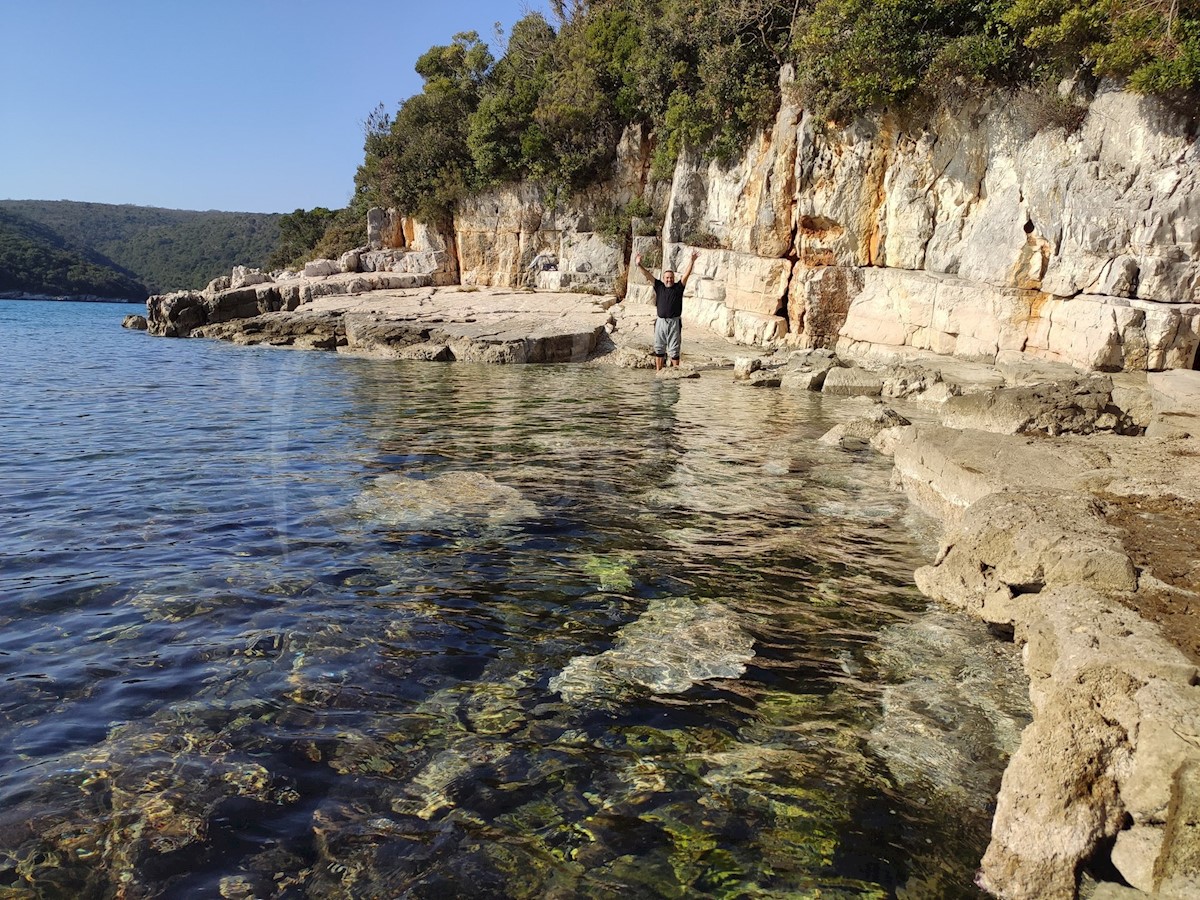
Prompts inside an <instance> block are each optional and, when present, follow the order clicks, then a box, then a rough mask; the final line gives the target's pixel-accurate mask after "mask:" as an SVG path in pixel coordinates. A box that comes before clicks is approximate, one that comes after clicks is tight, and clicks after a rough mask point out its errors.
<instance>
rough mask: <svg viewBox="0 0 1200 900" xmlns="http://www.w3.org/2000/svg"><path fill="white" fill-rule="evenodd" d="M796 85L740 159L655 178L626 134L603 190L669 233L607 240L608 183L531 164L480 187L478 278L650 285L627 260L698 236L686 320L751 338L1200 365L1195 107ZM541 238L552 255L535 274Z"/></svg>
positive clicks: (992, 357)
mask: <svg viewBox="0 0 1200 900" xmlns="http://www.w3.org/2000/svg"><path fill="white" fill-rule="evenodd" d="M788 77H789V75H788V73H787V72H784V73H783V79H784V81H785V82H786V81H787V80H788ZM790 97H791V93H790V92H789V91H787V90H785V91H784V98H785V100H784V102H783V104H782V106H781V108H780V110H779V113H778V116H777V117H776V121H775V123H774V125H773V127H772V129H771V130H770V131H768V132H764V133H762V134H760V135H758V136H757V138H756V139H755V140H754V141H752V143H751V145H750V147H749V148H748V149H747V151H746V153H745V154H744V155H743V156H742V157H741V158H740V159H738V160H736V161H735V162H734V163H733V164H732V165H720V164H717V163H715V162H714V163H709V162H706V161H704V160H702V159H700V158H697V157H695V156H692V155H688V154H685V155H684V156H683V157H682V158H681V159H680V161H679V164H678V165H677V167H676V170H675V173H674V177H673V179H672V180H671V182H670V184H669V185H658V186H655V185H654V184H653V183H651V182H650V181H649V176H648V165H647V154H646V153H645V141H644V140H642V139H641V137H640V136H639V135H630V136H627V139H626V141H625V143H624V144H623V151H622V154H621V155H620V158H619V161H618V165H617V168H616V174H615V175H614V179H613V182H612V184H611V186H610V188H609V189H608V194H607V195H606V196H607V198H608V204H609V208H610V209H612V208H616V209H620V208H621V207H622V206H623V205H624V204H625V203H626V202H627V201H628V199H630V197H632V196H639V195H640V196H642V197H643V198H645V199H648V200H649V201H650V202H651V203H652V204H653V205H654V206H655V208H656V209H657V210H658V212H659V215H660V216H661V219H660V221H661V231H660V232H659V233H658V234H657V235H655V236H645V235H644V234H642V232H641V229H640V228H639V229H638V230H635V231H634V232H633V233H632V234H628V235H627V236H626V238H625V239H624V241H623V242H622V241H621V240H620V239H616V238H609V237H606V238H603V239H600V238H599V237H598V235H597V233H596V232H595V223H596V215H595V214H594V213H595V210H596V209H597V208H599V207H601V206H603V203H601V202H599V201H597V200H596V198H595V197H592V196H589V197H586V198H581V199H579V200H576V201H570V202H569V203H568V204H567V205H566V206H552V204H551V203H550V202H549V199H548V197H547V196H545V195H544V192H542V191H540V190H539V189H537V188H536V187H533V186H530V185H524V184H523V185H515V186H511V187H508V188H502V189H496V190H493V191H491V192H489V193H488V194H486V195H484V196H482V197H479V198H475V199H474V200H472V201H469V202H468V203H466V204H464V205H463V207H462V209H460V211H459V213H458V215H457V217H456V220H455V225H454V228H455V237H454V240H455V242H456V244H457V247H458V255H459V257H460V260H461V262H462V274H463V280H464V281H468V282H471V283H477V284H502V285H511V284H520V283H530V284H541V286H543V287H545V288H547V289H550V288H555V287H560V286H565V285H568V284H575V285H578V284H581V283H583V282H581V281H578V280H576V279H580V278H584V279H590V281H588V282H587V283H589V284H591V286H594V287H597V288H599V289H609V288H610V287H613V286H615V289H616V290H618V292H620V290H621V285H622V281H627V282H628V290H627V294H626V297H627V299H628V300H631V301H632V302H633V303H637V304H640V303H643V302H646V301H647V300H648V299H649V286H648V285H647V284H646V283H645V281H644V280H643V279H642V278H641V276H640V275H637V274H636V273H631V272H630V271H629V268H628V266H629V260H630V259H632V258H633V257H634V256H635V255H636V254H637V253H639V252H640V253H644V254H645V255H646V257H647V259H652V260H654V261H655V268H659V263H658V262H657V260H658V259H659V258H661V266H666V267H676V268H678V267H680V266H681V265H682V263H683V262H684V261H685V260H686V259H687V258H688V257H689V256H690V250H691V248H693V247H696V248H699V249H700V252H701V256H700V259H699V260H698V261H697V264H696V268H695V271H694V273H693V277H692V278H691V279H690V280H689V283H688V289H687V295H686V297H687V301H686V302H685V307H684V318H685V322H690V323H691V324H693V325H698V326H703V327H706V328H709V329H712V330H714V331H716V332H718V333H720V334H723V335H726V336H729V337H735V338H737V339H738V340H740V341H743V342H745V343H750V344H760V345H765V346H777V345H780V344H788V345H790V346H799V347H830V348H836V349H837V350H838V352H839V353H840V354H842V355H843V356H846V357H853V358H860V359H866V358H872V357H874V358H888V355H889V354H890V355H891V357H895V356H896V354H897V353H901V352H906V351H908V350H911V349H919V350H929V351H933V352H936V353H939V354H945V355H952V356H955V357H959V358H962V359H967V360H976V361H983V362H988V363H1001V364H1002V363H1004V362H1006V361H1012V360H1014V359H1017V360H1020V359H1043V360H1049V361H1054V362H1062V363H1067V364H1070V365H1074V366H1077V367H1080V368H1086V369H1097V370H1103V371H1120V370H1130V371H1157V370H1163V369H1174V368H1185V369H1187V368H1192V367H1193V365H1195V363H1196V358H1197V349H1198V347H1200V181H1198V178H1200V174H1198V173H1200V146H1198V145H1197V143H1196V142H1195V141H1194V140H1193V136H1192V133H1191V131H1190V126H1189V124H1188V122H1187V120H1186V118H1185V117H1181V116H1179V115H1177V114H1175V113H1173V112H1172V111H1171V110H1169V109H1168V108H1166V107H1164V106H1160V105H1158V104H1157V103H1156V102H1155V101H1152V100H1148V99H1146V98H1142V97H1139V96H1137V95H1134V94H1131V93H1127V92H1124V91H1121V90H1118V89H1116V88H1115V87H1114V86H1112V85H1106V86H1104V87H1103V88H1102V89H1101V91H1100V92H1099V93H1098V94H1097V95H1096V96H1095V97H1094V98H1091V99H1090V101H1087V102H1088V108H1087V110H1086V116H1085V117H1084V119H1083V123H1082V125H1081V126H1080V128H1079V129H1078V130H1077V131H1074V132H1071V133H1066V132H1065V131H1064V130H1063V129H1062V128H1055V127H1050V128H1043V129H1042V130H1040V131H1035V127H1034V125H1031V124H1030V122H1031V121H1033V120H1034V119H1036V116H1034V115H1033V114H1032V113H1030V112H1027V111H1026V110H1025V108H1024V107H1023V105H1022V104H1021V103H1019V102H1013V98H999V99H996V100H993V101H990V102H987V103H983V104H977V105H975V106H972V107H970V108H966V109H959V110H955V111H954V112H953V114H951V113H943V114H942V115H941V116H940V117H939V118H937V119H935V120H934V121H931V122H930V123H928V124H927V125H926V126H923V127H918V128H912V127H909V128H905V127H902V125H901V124H900V123H899V122H898V121H896V120H894V119H891V118H888V117H883V118H878V119H872V120H866V119H864V120H860V121H857V122H855V123H853V124H852V125H851V126H849V127H847V128H844V129H840V130H838V129H831V128H829V127H828V126H827V125H826V123H822V122H818V121H816V120H815V119H814V118H813V117H812V116H811V115H810V114H809V113H807V112H806V111H804V110H802V109H800V108H799V107H797V106H795V105H794V104H793V103H792V102H791V101H790V100H789V99H788V98H790ZM1080 102H1084V101H1083V100H1080ZM639 224H640V225H644V224H645V223H644V222H641V223H639ZM622 244H624V246H622ZM581 247H588V248H590V249H588V250H587V251H586V252H584V251H581V250H580V249H579V248H581ZM542 254H546V255H550V256H553V257H554V259H555V263H554V265H555V267H556V273H555V274H550V273H547V274H545V275H538V276H531V275H529V273H528V272H527V271H526V269H527V267H528V266H529V265H531V264H532V262H533V261H534V260H535V259H536V258H537V257H538V256H539V255H542ZM539 279H540V280H539Z"/></svg>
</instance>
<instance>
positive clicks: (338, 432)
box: [0, 301, 1026, 898]
mask: <svg viewBox="0 0 1200 900" xmlns="http://www.w3.org/2000/svg"><path fill="white" fill-rule="evenodd" d="M130 311H132V310H131V309H129V308H125V307H118V306H110V305H101V304H52V303H34V302H17V301H0V334H2V335H3V337H4V345H5V348H6V349H5V351H4V353H3V355H0V391H3V397H2V400H3V402H2V403H0V433H3V435H4V448H5V451H6V452H5V453H4V454H3V457H2V458H0V497H2V498H3V503H4V509H5V511H6V515H5V516H4V518H3V521H2V522H0V626H2V630H0V678H3V679H4V688H5V689H4V692H3V695H0V748H2V749H3V752H2V753H0V891H2V890H3V889H4V887H11V888H15V889H29V890H31V891H33V893H32V894H31V896H47V897H55V896H61V897H76V896H93V897H103V896H114V895H117V894H120V895H123V896H128V897H154V896H164V897H191V896H196V897H200V896H220V895H224V896H231V897H233V896H246V897H249V896H257V897H270V896H278V897H302V896H315V897H322V896H361V897H375V896H379V897H392V896H412V897H447V896H473V897H478V896H495V897H609V896H612V897H616V896H634V897H743V896H745V897H817V896H820V897H823V898H829V897H888V896H901V897H975V896H980V894H979V892H978V891H977V889H975V888H974V887H973V885H972V877H973V872H974V868H975V866H976V864H977V861H978V859H979V857H980V855H981V854H982V852H983V849H984V847H985V846H986V841H987V830H988V826H989V821H990V804H991V796H992V794H993V793H994V791H995V789H996V787H997V786H998V781H999V773H1000V771H1001V767H1002V764H1003V759H1004V754H1005V752H1007V751H1010V750H1011V749H1012V743H1013V740H1014V739H1015V735H1016V733H1017V732H1018V731H1019V729H1020V727H1021V726H1022V724H1023V723H1024V716H1025V714H1026V711H1025V709H1024V706H1023V701H1022V699H1021V694H1022V692H1021V690H1020V689H1019V688H1018V687H1016V685H1018V684H1019V678H1018V677H1017V676H1016V670H1015V669H1014V668H1013V660H1012V655H1011V653H1010V652H1008V649H1007V648H1004V647H1000V646H997V645H995V644H993V643H991V642H990V641H988V639H987V637H986V634H985V633H984V632H983V630H982V628H981V627H979V626H977V625H975V624H974V623H970V622H966V621H965V620H960V619H959V617H957V616H950V615H946V614H944V613H942V612H939V611H937V610H930V609H928V608H927V604H926V602H925V600H924V599H923V598H921V597H920V596H919V594H918V593H917V592H916V590H915V588H914V587H913V586H912V578H911V574H912V571H913V569H914V568H915V567H916V566H918V565H920V564H922V563H923V562H925V561H926V560H927V559H928V557H929V555H930V553H931V544H930V541H931V537H932V535H933V534H934V531H933V529H932V526H931V523H929V522H927V521H925V520H923V519H921V518H920V517H919V516H916V515H915V514H914V513H913V512H912V511H911V510H910V509H909V507H908V506H907V504H906V503H905V502H904V500H903V498H902V496H901V495H899V494H897V493H895V492H893V491H892V490H891V489H890V487H889V485H888V476H889V469H890V465H889V463H888V461H887V460H885V459H882V458H880V457H878V456H876V455H874V454H870V453H857V454H855V453H847V452H844V451H841V450H838V449H834V448H829V447H824V446H822V445H819V444H817V443H816V440H815V439H816V438H817V437H819V436H820V435H821V434H822V433H823V432H824V431H825V430H827V429H828V428H829V427H830V425H832V424H833V422H835V421H837V420H838V419H839V418H844V417H847V416H849V415H851V414H852V410H851V409H850V408H849V407H847V406H846V405H844V404H843V405H841V406H839V405H838V404H837V403H836V402H830V401H829V400H828V399H826V398H822V397H821V396H820V395H807V394H806V395H802V396H795V395H788V394H786V393H784V392H781V391H774V390H762V389H753V388H747V387H744V386H740V385H734V384H733V383H732V382H731V379H730V378H729V377H728V373H708V374H705V375H704V377H702V378H701V379H699V380H696V381H683V382H660V381H656V380H655V379H653V377H651V376H650V375H648V374H647V373H644V372H629V371H612V370H606V369H588V368H580V367H532V366H530V367H520V368H499V367H492V368H488V367H474V366H468V365H463V364H450V365H441V364H425V363H404V362H390V361H389V362H383V361H370V360H358V359H348V358H342V357H337V356H335V355H333V354H320V353H305V352H294V351H281V350H269V349H250V348H238V347H232V346H229V345H225V344H220V343H213V342H208V341H172V340H164V339H154V338H150V337H148V336H146V335H144V334H141V333H134V332H128V331H124V330H122V329H121V328H119V322H120V318H121V316H122V315H124V314H125V313H127V312H130ZM13 896H21V895H20V894H13Z"/></svg>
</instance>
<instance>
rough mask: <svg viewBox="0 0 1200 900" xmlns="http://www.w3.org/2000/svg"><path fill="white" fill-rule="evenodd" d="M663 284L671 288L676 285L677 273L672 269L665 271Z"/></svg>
mask: <svg viewBox="0 0 1200 900" xmlns="http://www.w3.org/2000/svg"><path fill="white" fill-rule="evenodd" d="M662 283H663V284H665V285H666V286H667V287H670V286H671V285H673V284H674V283H675V272H674V271H673V270H671V269H663V277H662Z"/></svg>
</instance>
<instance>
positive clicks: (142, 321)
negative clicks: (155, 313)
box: [121, 316, 148, 331]
mask: <svg viewBox="0 0 1200 900" xmlns="http://www.w3.org/2000/svg"><path fill="white" fill-rule="evenodd" d="M121 327H122V328H131V329H133V330H134V331H145V330H146V328H147V327H148V326H147V323H146V317H145V316H126V317H125V318H124V319H123V320H122V321H121Z"/></svg>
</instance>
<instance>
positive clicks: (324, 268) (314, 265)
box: [304, 259, 342, 278]
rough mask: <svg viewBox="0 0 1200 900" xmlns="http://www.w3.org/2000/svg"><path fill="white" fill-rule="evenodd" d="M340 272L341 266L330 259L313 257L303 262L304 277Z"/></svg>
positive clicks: (323, 275)
mask: <svg viewBox="0 0 1200 900" xmlns="http://www.w3.org/2000/svg"><path fill="white" fill-rule="evenodd" d="M340 274H342V267H341V266H339V265H338V264H337V263H336V262H334V261H333V260H332V259H314V260H313V261H312V262H306V263H305V264H304V277H305V278H324V277H326V276H329V275H340Z"/></svg>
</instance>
